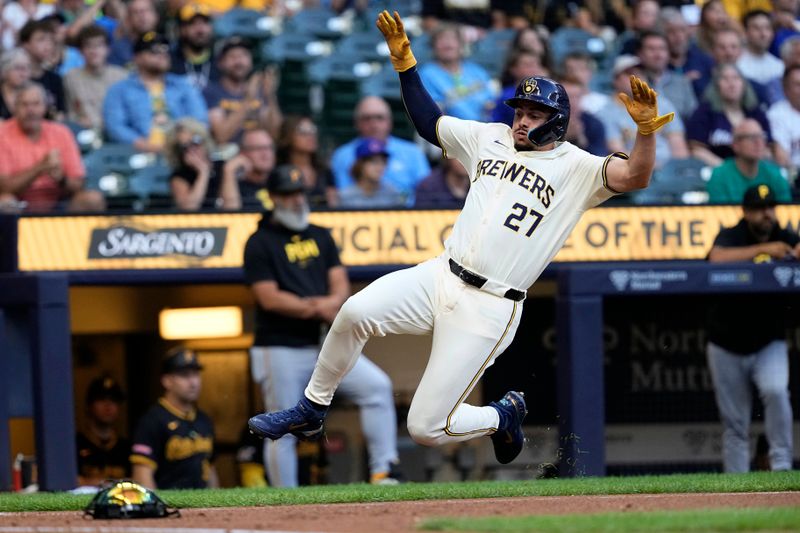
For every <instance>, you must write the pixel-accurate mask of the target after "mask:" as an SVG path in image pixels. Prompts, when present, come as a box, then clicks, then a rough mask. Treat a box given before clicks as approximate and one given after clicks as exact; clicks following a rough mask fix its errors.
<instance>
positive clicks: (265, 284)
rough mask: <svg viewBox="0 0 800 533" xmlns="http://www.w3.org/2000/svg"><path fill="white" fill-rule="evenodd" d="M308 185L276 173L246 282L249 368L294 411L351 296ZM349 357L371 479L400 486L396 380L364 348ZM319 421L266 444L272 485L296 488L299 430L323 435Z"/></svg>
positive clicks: (278, 402)
mask: <svg viewBox="0 0 800 533" xmlns="http://www.w3.org/2000/svg"><path fill="white" fill-rule="evenodd" d="M303 183H304V180H303V175H302V173H301V171H300V169H298V168H297V167H295V166H294V165H282V166H279V167H278V168H276V169H275V171H274V172H273V173H272V174H271V175H270V177H269V180H268V181H267V190H268V191H269V194H270V198H272V201H273V202H274V209H273V211H271V212H267V213H265V215H264V217H263V218H262V220H261V222H260V223H259V225H258V229H257V230H256V232H255V233H253V235H251V236H250V238H249V239H248V241H247V244H246V245H245V251H244V277H245V281H246V283H247V284H248V285H250V287H251V289H252V291H253V296H254V297H255V300H256V320H255V340H254V343H253V347H252V349H251V352H250V368H251V372H252V376H253V380H254V381H255V382H256V383H258V384H259V385H260V387H261V393H262V396H263V398H264V406H265V408H266V409H267V410H268V411H276V410H277V411H279V410H282V409H288V408H290V407H292V406H293V405H294V404H295V403H296V402H297V398H298V397H300V396H301V395H302V393H303V388H304V386H305V384H306V383H307V382H308V380H309V378H310V377H311V373H312V372H313V371H314V368H315V365H317V367H319V365H318V364H317V356H318V355H319V346H320V339H321V337H322V334H323V326H327V325H328V324H331V323H333V322H335V320H334V319H335V318H336V317H337V315H338V314H339V309H340V307H341V306H342V304H343V303H344V302H345V300H346V299H347V297H348V296H350V283H349V280H348V277H347V271H346V270H345V268H344V266H342V263H341V261H340V260H339V252H338V251H337V249H336V245H335V243H334V242H333V239H332V238H331V236H330V232H329V231H328V230H326V229H325V228H322V227H320V226H315V225H313V224H309V223H308V214H309V206H308V200H307V198H306V192H305V189H304V185H303ZM337 320H338V319H337ZM329 334H330V333H329ZM349 355H351V356H352V357H351V358H350V359H349V360H348V370H350V373H349V374H347V376H345V375H344V373H342V375H341V378H343V379H339V380H337V381H336V384H337V385H339V384H340V382H341V390H342V392H343V393H344V395H345V396H347V397H349V398H350V399H351V400H353V401H354V402H355V403H356V404H357V405H358V407H359V409H360V412H361V427H362V430H363V432H364V436H365V438H366V441H367V451H368V452H369V471H370V481H371V482H373V483H384V484H388V483H394V482H397V468H396V466H397V461H398V453H397V417H396V413H395V406H394V400H393V398H392V383H391V381H390V380H389V377H388V376H387V375H386V374H385V373H384V372H383V371H382V370H381V369H380V368H378V367H377V366H376V365H375V364H374V363H372V362H371V361H369V360H368V359H367V358H366V357H365V356H364V355H363V354H362V353H361V350H360V347H359V349H358V351H356V352H354V353H352V354H349ZM329 403H330V401H329V402H328V404H329ZM314 423H315V422H312V424H311V425H309V424H307V423H306V422H300V426H298V427H296V428H295V433H292V434H291V435H286V434H287V433H291V432H290V431H283V432H282V433H280V435H278V434H272V439H276V440H275V441H274V442H273V441H272V440H267V441H266V442H265V444H264V464H265V467H266V471H267V476H268V479H269V484H270V485H272V486H273V487H295V486H297V485H298V468H297V465H298V460H297V450H296V447H297V439H296V438H295V437H296V436H298V435H299V436H300V437H304V436H305V435H303V434H302V433H300V429H301V426H302V427H303V428H306V427H307V428H308V429H309V430H310V432H311V433H315V432H316V433H319V431H320V429H321V427H314V426H313V424H314ZM292 424H294V422H291V423H290V424H289V425H292ZM251 427H252V426H251ZM287 428H288V426H287ZM258 434H259V436H262V437H263V434H262V433H258ZM280 437H283V438H280Z"/></svg>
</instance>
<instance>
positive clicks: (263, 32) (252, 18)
mask: <svg viewBox="0 0 800 533" xmlns="http://www.w3.org/2000/svg"><path fill="white" fill-rule="evenodd" d="M271 21H272V19H270V18H269V17H266V16H265V15H264V14H263V13H260V12H258V11H253V10H251V9H241V8H238V7H235V8H233V9H231V10H229V11H226V12H225V13H223V14H221V15H219V16H217V17H215V18H214V36H215V37H217V38H218V39H219V38H222V39H224V38H227V37H233V36H234V35H235V36H237V37H242V38H244V39H252V40H254V41H264V40H266V39H269V38H270V37H272V35H273V31H272V28H271Z"/></svg>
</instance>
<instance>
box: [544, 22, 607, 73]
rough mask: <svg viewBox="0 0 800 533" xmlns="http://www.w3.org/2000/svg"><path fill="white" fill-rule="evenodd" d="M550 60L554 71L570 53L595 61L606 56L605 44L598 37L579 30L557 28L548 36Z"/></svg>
mask: <svg viewBox="0 0 800 533" xmlns="http://www.w3.org/2000/svg"><path fill="white" fill-rule="evenodd" d="M549 45H550V59H551V60H552V62H553V65H554V66H555V67H556V69H558V68H560V66H561V63H562V61H563V60H564V57H565V56H566V55H568V54H570V53H574V52H583V53H586V54H589V55H591V56H592V57H594V58H595V59H597V60H599V61H600V60H602V59H603V58H604V57H605V56H606V54H607V49H606V44H605V42H604V41H603V40H602V39H600V38H599V37H595V36H594V35H592V34H591V33H589V32H587V31H585V30H582V29H580V28H559V29H558V30H556V31H555V32H554V33H553V34H552V35H551V36H550V42H549Z"/></svg>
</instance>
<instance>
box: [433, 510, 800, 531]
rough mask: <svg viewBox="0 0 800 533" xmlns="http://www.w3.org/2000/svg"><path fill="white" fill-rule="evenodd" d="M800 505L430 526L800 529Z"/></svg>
mask: <svg viewBox="0 0 800 533" xmlns="http://www.w3.org/2000/svg"><path fill="white" fill-rule="evenodd" d="M798 528H800V509H794V508H791V507H775V508H749V509H704V510H699V511H669V512H668V511H655V512H649V513H640V512H637V513H601V514H587V515H566V516H563V515H561V516H558V515H546V516H516V517H487V518H474V517H473V518H436V519H431V520H427V521H425V522H423V523H422V525H421V526H420V529H424V530H427V531H462V532H483V531H490V532H494V533H496V532H502V533H522V532H525V533H577V532H580V533H590V532H591V533H639V532H641V533H655V532H672V531H688V532H691V531H703V532H710V531H713V532H717V531H719V532H722V531H797V530H798Z"/></svg>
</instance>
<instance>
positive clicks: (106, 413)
mask: <svg viewBox="0 0 800 533" xmlns="http://www.w3.org/2000/svg"><path fill="white" fill-rule="evenodd" d="M89 414H90V415H91V417H92V418H93V419H95V420H96V421H97V422H98V423H99V424H101V425H104V426H110V425H113V424H114V422H116V421H117V418H119V404H118V403H117V402H115V401H114V400H112V399H111V398H103V399H101V400H95V401H94V402H92V403H91V405H89Z"/></svg>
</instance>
